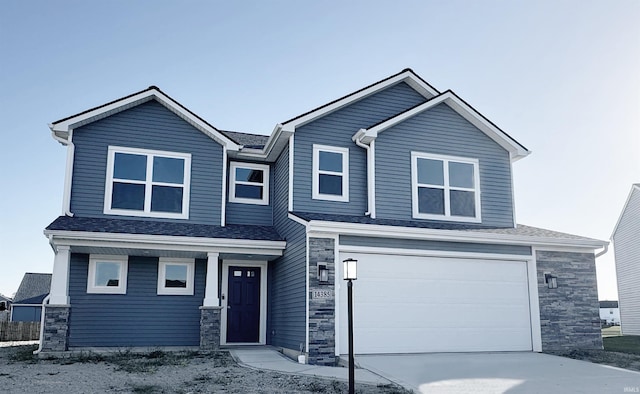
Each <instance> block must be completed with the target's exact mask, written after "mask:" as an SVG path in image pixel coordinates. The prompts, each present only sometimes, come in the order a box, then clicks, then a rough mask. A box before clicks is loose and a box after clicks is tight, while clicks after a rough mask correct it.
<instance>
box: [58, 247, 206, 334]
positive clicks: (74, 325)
mask: <svg viewBox="0 0 640 394" xmlns="http://www.w3.org/2000/svg"><path fill="white" fill-rule="evenodd" d="M88 267H89V255H86V254H72V255H71V264H70V273H69V297H70V299H71V313H70V317H69V346H70V347H84V346H96V347H100V346H110V347H114V346H198V345H199V344H200V309H199V308H200V306H201V305H202V300H203V299H204V287H205V277H206V261H204V260H196V270H195V283H194V295H193V296H182V295H174V296H170V295H162V296H159V295H157V282H158V259H157V258H155V257H134V256H130V257H129V270H128V278H127V294H87V274H88Z"/></svg>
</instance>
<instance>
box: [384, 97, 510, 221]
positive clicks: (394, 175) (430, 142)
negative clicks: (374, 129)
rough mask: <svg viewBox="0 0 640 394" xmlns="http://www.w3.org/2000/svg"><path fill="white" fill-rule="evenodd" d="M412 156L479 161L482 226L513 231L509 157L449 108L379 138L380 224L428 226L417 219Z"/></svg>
mask: <svg viewBox="0 0 640 394" xmlns="http://www.w3.org/2000/svg"><path fill="white" fill-rule="evenodd" d="M411 152H420V153H427V154H428V153H431V154H437V155H448V156H459V157H465V158H471V159H478V160H479V166H480V192H481V206H482V210H481V214H482V223H479V224H480V225H484V226H495V227H513V199H512V193H511V163H510V159H509V153H508V152H507V151H506V150H505V149H504V148H502V147H501V146H500V145H498V144H497V143H496V142H495V141H493V140H492V139H491V138H489V137H488V136H487V135H486V134H484V133H483V132H482V131H480V130H479V129H477V128H476V127H475V126H473V125H472V124H471V123H469V122H468V121H467V120H466V119H464V118H463V117H462V116H460V115H459V114H457V113H456V112H455V111H454V110H452V109H451V108H449V106H447V105H446V104H444V103H442V104H439V105H437V106H435V107H434V108H431V109H429V110H426V111H424V112H422V113H420V114H417V115H415V116H413V117H411V118H409V119H407V120H405V121H404V122H401V123H399V124H397V125H395V126H393V127H391V128H389V129H387V130H385V131H383V132H382V133H380V134H379V135H378V138H377V139H376V144H375V155H376V165H375V167H376V169H375V171H376V218H379V219H400V220H418V221H425V220H424V219H413V218H412V215H413V213H412V206H411V203H412V202H411ZM428 221H433V220H428ZM470 225H471V224H470Z"/></svg>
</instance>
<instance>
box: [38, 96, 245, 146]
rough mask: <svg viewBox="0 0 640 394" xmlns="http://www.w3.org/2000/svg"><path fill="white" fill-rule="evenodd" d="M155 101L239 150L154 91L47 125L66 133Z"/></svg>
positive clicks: (166, 97)
mask: <svg viewBox="0 0 640 394" xmlns="http://www.w3.org/2000/svg"><path fill="white" fill-rule="evenodd" d="M152 99H156V100H157V101H158V102H159V103H160V104H162V105H163V106H165V107H166V108H167V109H169V110H170V111H171V112H173V113H175V114H176V115H178V116H179V117H180V118H182V119H184V120H185V121H187V122H188V123H190V124H191V125H192V126H194V127H195V128H197V129H198V130H200V131H202V132H203V133H204V134H206V135H207V136H208V137H210V138H212V139H214V140H215V141H217V142H218V143H220V144H221V145H223V146H225V147H226V148H227V149H229V150H239V149H240V146H239V145H238V144H236V143H235V142H233V141H231V140H230V139H229V138H227V137H226V136H224V135H223V134H222V133H220V132H219V131H218V130H216V129H214V128H213V127H211V126H210V125H208V124H206V123H205V122H203V121H202V120H201V119H198V118H197V117H195V116H193V115H192V114H191V113H189V112H188V111H185V110H184V109H183V108H182V107H181V106H180V105H178V104H177V103H176V102H175V101H174V100H173V99H171V98H170V97H168V96H167V95H165V94H163V93H162V92H160V91H158V90H156V89H155V88H154V89H148V90H144V91H142V92H140V93H138V94H134V95H132V96H129V97H126V98H124V99H121V100H118V101H115V102H113V103H111V104H109V105H105V106H102V107H98V108H96V109H94V110H92V111H89V112H85V113H82V114H80V115H78V116H74V117H72V118H69V119H66V120H64V121H62V122H58V123H52V124H50V125H49V128H50V129H51V131H53V132H54V133H56V134H58V135H59V133H68V132H69V131H70V130H71V129H73V128H75V127H78V126H82V125H85V124H88V123H91V122H94V121H96V120H100V119H102V118H105V117H107V116H110V115H113V114H116V113H118V112H121V111H124V110H126V109H129V108H132V107H135V106H137V105H139V104H142V103H145V102H147V101H149V100H152Z"/></svg>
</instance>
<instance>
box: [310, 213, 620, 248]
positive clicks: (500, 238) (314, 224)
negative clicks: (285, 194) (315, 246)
mask: <svg viewBox="0 0 640 394" xmlns="http://www.w3.org/2000/svg"><path fill="white" fill-rule="evenodd" d="M307 231H309V232H317V233H323V232H324V233H327V232H329V233H339V234H341V235H361V236H371V237H383V238H405V239H425V240H433V241H454V242H455V241H458V242H475V243H493V244H511V245H526V246H558V247H573V248H584V249H586V250H595V249H599V248H603V247H604V246H605V245H607V244H608V242H606V241H600V240H596V239H567V238H546V237H535V236H524V235H514V234H499V233H491V232H482V230H477V231H464V230H438V229H430V228H417V227H401V226H388V225H380V224H363V223H347V222H329V221H322V220H311V221H308V222H307Z"/></svg>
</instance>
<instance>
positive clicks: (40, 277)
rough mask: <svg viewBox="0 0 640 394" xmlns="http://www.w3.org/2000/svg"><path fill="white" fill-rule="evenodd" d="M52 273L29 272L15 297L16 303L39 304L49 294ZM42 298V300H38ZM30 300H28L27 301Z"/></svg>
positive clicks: (14, 301)
mask: <svg viewBox="0 0 640 394" xmlns="http://www.w3.org/2000/svg"><path fill="white" fill-rule="evenodd" d="M50 288H51V274H38V273H33V272H27V273H26V274H24V277H23V278H22V282H20V287H18V291H16V296H15V297H14V299H13V303H14V304H39V303H42V300H43V299H44V297H46V296H47V294H49V289H50ZM34 299H35V300H34ZM37 299H40V301H37ZM27 301H28V302H27Z"/></svg>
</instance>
